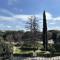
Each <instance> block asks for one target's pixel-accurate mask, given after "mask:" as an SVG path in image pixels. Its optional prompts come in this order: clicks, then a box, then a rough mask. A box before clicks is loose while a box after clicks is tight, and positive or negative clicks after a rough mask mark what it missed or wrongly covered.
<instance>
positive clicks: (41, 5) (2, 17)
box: [0, 0, 60, 30]
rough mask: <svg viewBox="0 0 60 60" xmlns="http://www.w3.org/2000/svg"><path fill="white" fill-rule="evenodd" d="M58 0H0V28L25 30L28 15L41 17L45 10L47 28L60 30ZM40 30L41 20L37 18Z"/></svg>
mask: <svg viewBox="0 0 60 60" xmlns="http://www.w3.org/2000/svg"><path fill="white" fill-rule="evenodd" d="M59 6H60V0H0V30H26V29H25V23H26V22H27V21H28V17H30V16H36V17H38V18H39V19H42V14H43V11H44V10H45V11H46V16H47V23H48V30H51V29H56V30H60V7H59ZM39 26H40V30H42V28H43V27H42V20H39Z"/></svg>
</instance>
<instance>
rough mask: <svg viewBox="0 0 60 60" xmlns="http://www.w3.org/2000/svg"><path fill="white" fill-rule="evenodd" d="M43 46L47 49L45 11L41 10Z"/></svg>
mask: <svg viewBox="0 0 60 60" xmlns="http://www.w3.org/2000/svg"><path fill="white" fill-rule="evenodd" d="M43 46H44V50H45V51H47V49H48V40H47V23H46V15H45V11H44V12H43Z"/></svg>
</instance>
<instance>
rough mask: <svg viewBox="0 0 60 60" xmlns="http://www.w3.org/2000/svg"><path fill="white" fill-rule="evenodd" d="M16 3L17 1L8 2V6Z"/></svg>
mask: <svg viewBox="0 0 60 60" xmlns="http://www.w3.org/2000/svg"><path fill="white" fill-rule="evenodd" d="M16 2H17V0H8V5H13V4H15V3H16Z"/></svg>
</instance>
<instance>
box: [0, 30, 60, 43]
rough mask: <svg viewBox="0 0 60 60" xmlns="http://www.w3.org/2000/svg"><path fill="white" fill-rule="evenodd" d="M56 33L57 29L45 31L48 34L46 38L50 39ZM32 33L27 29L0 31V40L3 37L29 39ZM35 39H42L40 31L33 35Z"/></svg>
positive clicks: (6, 38)
mask: <svg viewBox="0 0 60 60" xmlns="http://www.w3.org/2000/svg"><path fill="white" fill-rule="evenodd" d="M53 32H54V33H56V34H57V35H58V34H59V33H60V31H59V30H49V31H48V32H47V34H48V40H50V39H52V34H53ZM31 37H32V34H31V32H29V31H27V32H24V31H0V40H1V39H4V40H6V41H14V42H20V41H26V40H31ZM35 39H36V40H39V41H40V40H42V32H37V34H36V36H35Z"/></svg>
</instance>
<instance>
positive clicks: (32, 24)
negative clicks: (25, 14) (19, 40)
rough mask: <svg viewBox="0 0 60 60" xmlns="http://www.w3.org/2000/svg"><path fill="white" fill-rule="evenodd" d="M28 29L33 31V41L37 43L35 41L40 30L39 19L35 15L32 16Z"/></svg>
mask: <svg viewBox="0 0 60 60" xmlns="http://www.w3.org/2000/svg"><path fill="white" fill-rule="evenodd" d="M26 28H27V29H29V30H30V32H31V41H32V43H33V44H34V45H35V41H36V40H37V38H36V37H37V32H38V20H37V18H36V17H35V16H31V17H30V18H29V21H28V22H27V26H26Z"/></svg>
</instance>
